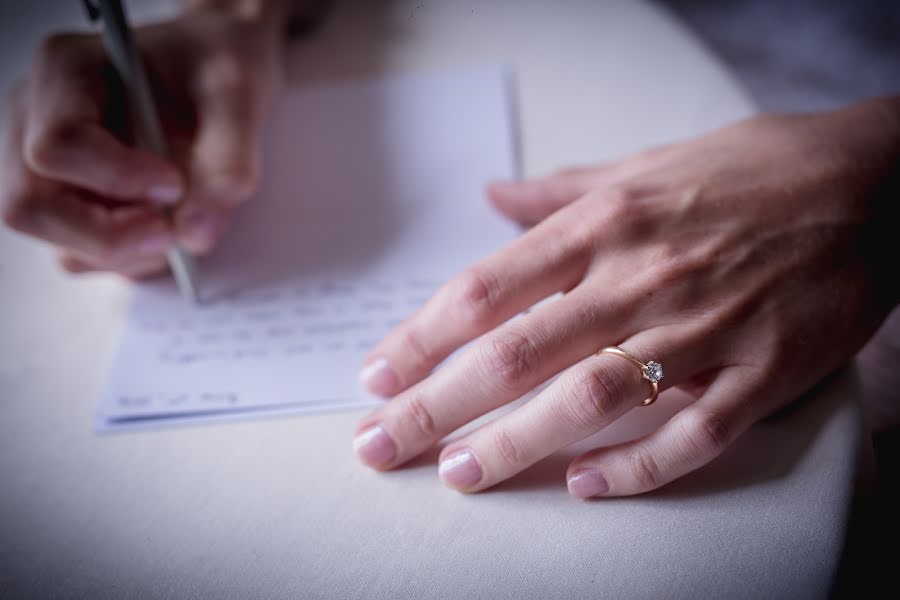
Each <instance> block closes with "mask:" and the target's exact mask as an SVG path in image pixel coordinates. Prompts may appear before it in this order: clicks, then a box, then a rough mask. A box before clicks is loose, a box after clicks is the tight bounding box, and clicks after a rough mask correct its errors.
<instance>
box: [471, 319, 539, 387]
mask: <svg viewBox="0 0 900 600" xmlns="http://www.w3.org/2000/svg"><path fill="white" fill-rule="evenodd" d="M481 348H482V350H481V358H482V365H483V366H484V369H485V371H486V372H487V375H488V376H491V377H495V378H498V379H499V381H500V383H501V385H502V386H503V387H504V388H515V387H517V386H518V385H519V383H520V382H521V381H523V380H525V379H528V378H529V377H530V376H531V375H532V374H534V373H535V372H536V371H537V369H538V351H537V348H536V347H535V345H534V343H533V342H532V341H531V340H530V339H529V338H528V336H526V335H523V334H521V333H518V332H505V333H500V334H496V335H493V336H492V337H491V338H490V339H489V340H488V341H487V342H486V343H485V344H484V345H482V347H481Z"/></svg>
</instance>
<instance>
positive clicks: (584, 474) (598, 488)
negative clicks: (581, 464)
mask: <svg viewBox="0 0 900 600" xmlns="http://www.w3.org/2000/svg"><path fill="white" fill-rule="evenodd" d="M566 485H567V486H568V488H569V493H570V494H572V495H573V496H575V497H576V498H590V497H591V496H596V495H598V494H605V493H606V492H607V491H609V483H608V482H607V481H606V477H604V476H603V473H601V472H600V471H599V470H598V469H581V470H579V471H575V473H573V474H572V476H571V477H569V480H568V482H566Z"/></svg>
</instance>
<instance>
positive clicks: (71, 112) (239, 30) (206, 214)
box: [0, 3, 282, 277]
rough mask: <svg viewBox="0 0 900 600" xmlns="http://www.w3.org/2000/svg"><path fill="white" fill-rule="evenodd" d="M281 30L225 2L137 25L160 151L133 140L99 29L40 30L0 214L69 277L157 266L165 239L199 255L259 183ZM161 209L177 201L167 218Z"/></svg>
mask: <svg viewBox="0 0 900 600" xmlns="http://www.w3.org/2000/svg"><path fill="white" fill-rule="evenodd" d="M219 4H220V5H224V4H225V3H219ZM270 4H271V3H270ZM279 34H280V31H279V30H278V18H277V15H275V14H274V13H273V14H269V13H268V12H266V11H262V12H260V13H259V14H254V15H245V14H241V13H238V12H237V11H236V10H227V9H225V8H224V7H223V8H200V7H197V8H193V9H191V10H188V11H186V12H185V13H184V14H183V15H182V16H180V17H179V18H177V19H175V20H173V21H170V22H167V23H162V24H156V25H151V26H147V27H141V28H139V29H137V30H136V37H137V43H138V47H139V48H140V50H141V53H142V56H143V58H144V60H145V64H146V68H147V74H148V78H149V79H150V81H151V87H152V88H153V92H154V95H155V97H156V103H157V108H158V112H159V114H160V120H161V121H162V124H163V126H164V128H165V134H166V137H167V138H168V143H169V148H170V150H171V152H172V158H171V159H167V158H164V157H161V156H157V155H155V154H153V153H151V152H149V151H145V150H142V149H138V148H135V147H133V146H132V144H131V128H130V127H129V119H128V118H127V114H126V110H125V107H126V101H125V97H124V91H123V89H122V87H121V85H120V83H119V81H118V79H117V78H116V77H114V75H113V74H114V71H113V69H112V66H111V64H110V63H109V61H108V60H107V58H106V54H105V52H104V51H103V47H102V44H101V40H100V38H99V36H97V35H75V34H58V35H54V36H51V37H50V38H48V39H47V40H46V41H45V42H44V43H43V45H42V47H41V48H40V50H39V52H38V53H37V55H36V58H35V61H34V65H33V66H32V68H31V70H30V76H29V78H28V80H27V81H25V82H24V83H23V84H22V85H20V86H19V87H18V88H17V89H15V90H14V92H13V93H12V94H11V98H10V106H9V110H8V117H7V125H6V139H5V144H4V146H5V148H4V154H3V158H2V165H0V167H2V175H0V177H2V179H0V181H2V188H0V209H2V214H3V217H4V220H5V221H6V223H8V224H9V225H10V226H11V227H13V228H15V229H17V230H19V231H22V232H24V233H27V234H30V235H33V236H35V237H37V238H41V239H43V240H46V241H48V242H50V243H51V244H52V245H54V246H55V247H56V248H57V249H58V251H59V256H60V261H61V263H62V265H63V267H64V268H66V269H67V270H69V271H73V272H82V271H90V270H108V271H115V272H118V273H121V274H123V275H126V276H129V277H142V276H146V275H151V274H155V273H157V272H159V271H161V270H163V269H165V268H166V263H165V251H166V249H167V248H168V247H169V246H170V245H171V244H172V243H173V240H175V239H177V240H178V241H179V242H180V243H181V244H182V245H183V246H184V247H185V248H186V249H188V250H189V251H191V252H194V253H201V254H202V253H205V252H208V251H209V250H210V249H211V248H212V247H213V246H214V244H215V243H216V241H217V240H218V239H219V237H220V236H221V235H222V234H223V233H224V231H225V229H226V226H227V225H228V223H229V221H230V218H231V214H232V212H233V210H234V208H235V206H236V205H237V204H238V203H240V202H241V201H243V200H245V199H246V198H247V197H248V196H249V195H250V194H251V193H252V192H253V190H254V188H255V186H256V182H257V180H258V178H259V168H260V165H259V161H260V159H259V147H258V143H259V137H260V130H261V127H262V125H263V120H264V118H265V116H266V114H267V112H268V110H269V106H270V104H271V102H272V100H273V98H274V96H275V94H276V91H277V90H278V88H279V85H280V81H281V78H282V73H281V70H282V66H281V61H282V57H281V51H280V46H281V40H280V35H279ZM161 205H169V206H177V208H176V209H175V210H174V215H173V223H172V224H170V223H168V222H167V221H166V220H165V219H164V218H163V217H162V216H161V214H160V211H159V210H158V207H159V206H161Z"/></svg>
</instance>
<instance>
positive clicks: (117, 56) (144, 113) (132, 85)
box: [83, 0, 200, 303]
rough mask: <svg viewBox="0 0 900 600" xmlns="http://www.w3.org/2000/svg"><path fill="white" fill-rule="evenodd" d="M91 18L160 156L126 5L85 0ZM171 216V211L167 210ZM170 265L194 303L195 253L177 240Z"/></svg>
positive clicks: (140, 126)
mask: <svg viewBox="0 0 900 600" xmlns="http://www.w3.org/2000/svg"><path fill="white" fill-rule="evenodd" d="M83 2H84V6H85V9H86V10H87V13H88V17H89V18H90V20H91V22H97V21H100V22H102V25H103V28H102V29H103V33H102V35H103V45H104V47H105V48H106V52H107V54H109V58H110V60H111V61H112V63H113V66H114V67H115V68H116V71H117V72H118V73H119V76H120V77H121V78H122V82H123V83H124V85H125V90H126V92H127V94H128V96H129V99H130V101H131V104H132V106H133V107H134V113H135V117H136V120H137V123H136V126H137V131H136V139H137V142H138V144H139V145H141V146H142V147H144V148H146V149H147V150H150V151H152V152H155V153H157V154H159V155H161V156H168V155H169V152H168V146H167V144H166V138H165V137H164V136H163V133H162V128H161V127H160V124H159V116H158V115H157V113H156V106H155V105H154V103H153V95H152V94H151V93H150V85H149V83H148V82H147V74H146V72H145V71H144V63H143V62H142V61H141V56H140V54H139V53H138V51H137V47H136V46H135V44H134V36H133V35H132V33H131V27H130V26H129V25H128V18H127V17H126V15H125V7H124V6H122V2H121V1H120V0H83ZM165 212H166V214H167V215H168V216H170V217H171V211H165ZM166 259H167V260H168V262H169V268H170V269H171V270H172V275H174V277H175V282H176V283H177V284H178V288H179V289H180V290H181V294H182V295H183V296H184V297H185V298H186V299H187V300H188V301H189V302H192V303H196V302H197V301H198V299H199V296H200V290H199V287H198V286H197V277H196V271H195V268H194V257H193V256H191V255H190V254H188V252H187V251H185V250H184V248H181V247H180V246H179V245H178V244H177V243H175V244H173V245H172V247H170V248H169V250H168V252H167V253H166Z"/></svg>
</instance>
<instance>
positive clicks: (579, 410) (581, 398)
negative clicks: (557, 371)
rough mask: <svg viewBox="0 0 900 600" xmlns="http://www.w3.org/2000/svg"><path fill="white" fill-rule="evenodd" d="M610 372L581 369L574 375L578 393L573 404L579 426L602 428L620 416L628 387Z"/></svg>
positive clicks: (572, 407)
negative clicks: (619, 412)
mask: <svg viewBox="0 0 900 600" xmlns="http://www.w3.org/2000/svg"><path fill="white" fill-rule="evenodd" d="M614 373H615V372H614V371H612V370H610V369H598V368H579V369H576V371H575V372H574V373H573V375H572V379H573V381H572V383H573V389H574V391H575V393H574V395H573V398H572V401H571V403H570V405H571V409H572V412H573V417H574V419H575V420H576V422H577V423H578V424H579V425H586V426H588V427H591V428H600V427H601V426H603V425H604V424H606V423H607V422H608V421H609V420H610V418H611V417H612V416H613V415H614V414H615V413H616V410H617V408H618V406H619V405H620V404H621V401H622V399H623V398H624V397H625V384H624V381H622V379H621V378H620V377H618V376H617V375H615V374H614Z"/></svg>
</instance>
